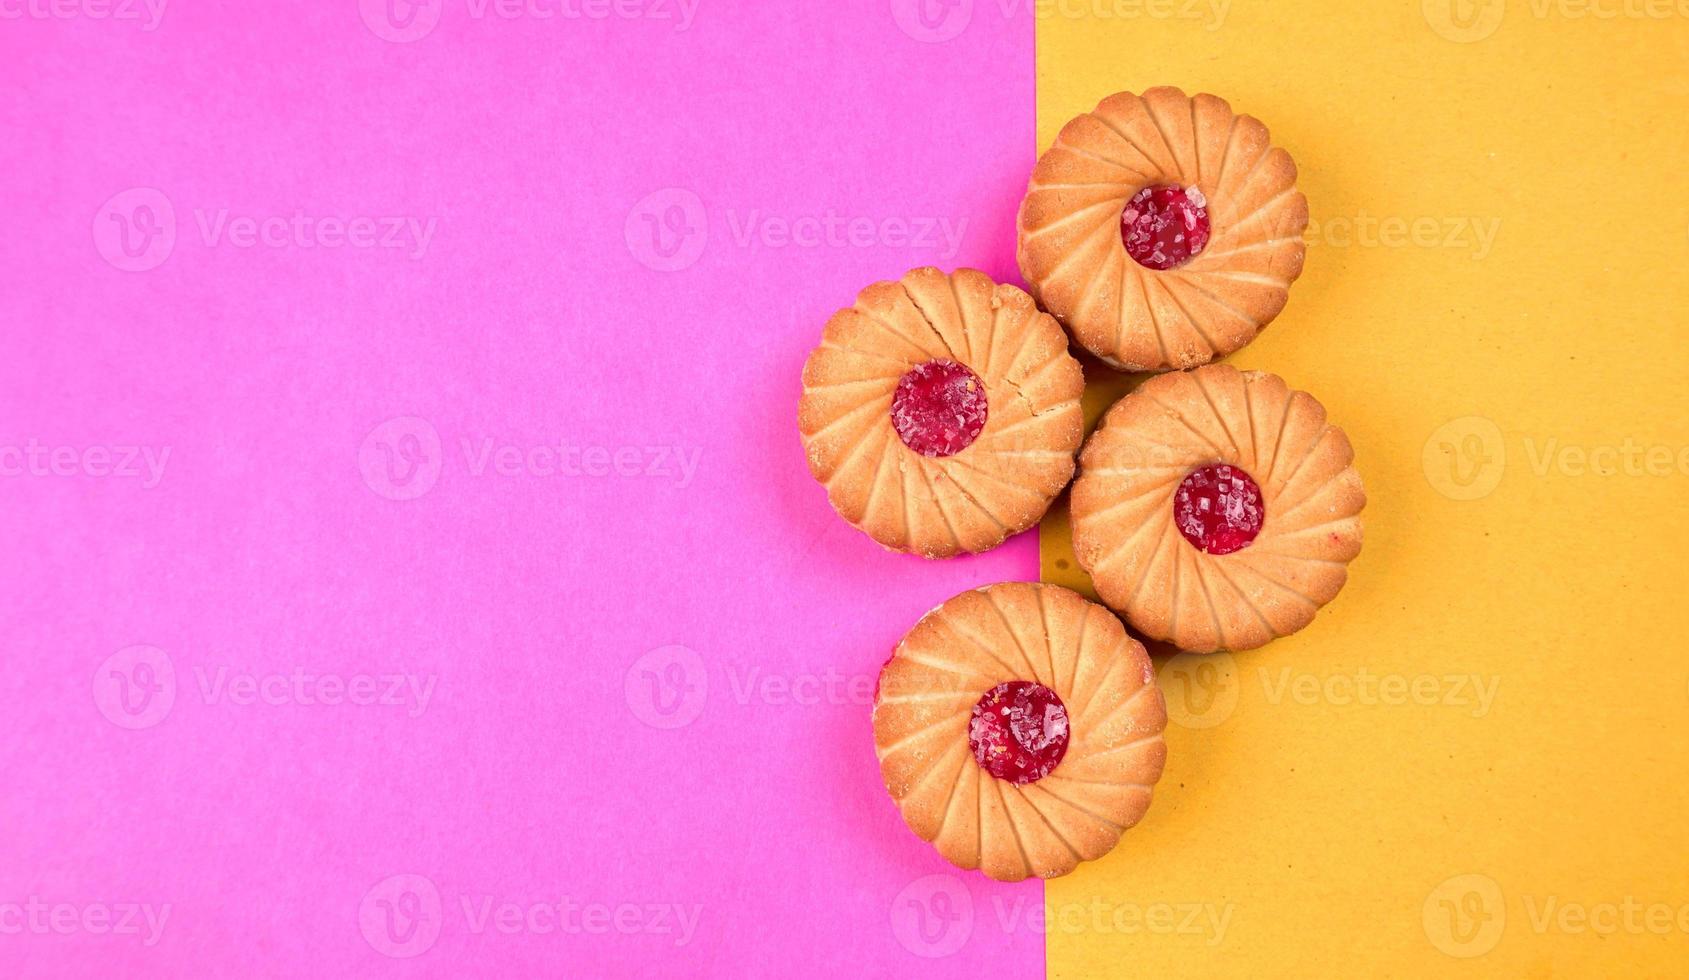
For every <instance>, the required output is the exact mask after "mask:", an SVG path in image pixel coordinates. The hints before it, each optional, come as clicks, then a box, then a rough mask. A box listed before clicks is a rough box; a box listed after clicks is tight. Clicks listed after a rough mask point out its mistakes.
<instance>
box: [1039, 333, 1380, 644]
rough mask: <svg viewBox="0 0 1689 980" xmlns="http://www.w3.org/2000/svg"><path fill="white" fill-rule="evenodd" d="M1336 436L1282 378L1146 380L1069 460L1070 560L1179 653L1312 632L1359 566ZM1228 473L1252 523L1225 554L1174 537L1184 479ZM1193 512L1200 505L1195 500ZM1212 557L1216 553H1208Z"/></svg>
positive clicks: (1356, 488) (1357, 501) (1181, 526)
mask: <svg viewBox="0 0 1689 980" xmlns="http://www.w3.org/2000/svg"><path fill="white" fill-rule="evenodd" d="M1353 462H1354V451H1353V449H1352V448H1351V447H1350V444H1349V439H1348V437H1347V436H1346V435H1344V433H1343V431H1342V430H1341V429H1339V428H1337V427H1336V426H1333V425H1331V424H1329V423H1328V422H1327V421H1326V412H1325V408H1324V406H1322V405H1321V404H1320V403H1319V402H1318V401H1317V400H1316V399H1315V398H1314V397H1313V396H1312V395H1310V394H1308V393H1307V392H1303V391H1294V390H1292V389H1291V388H1290V387H1289V385H1287V384H1286V383H1285V382H1284V380H1283V379H1282V378H1279V377H1278V376H1276V375H1272V374H1267V373H1265V372H1259V371H1247V372H1246V371H1239V370H1237V369H1236V368H1233V367H1230V366H1229V365H1222V364H1215V365H1209V366H1207V367H1202V368H1198V369H1196V370H1194V371H1188V372H1179V373H1173V374H1165V375H1161V376H1159V377H1155V378H1151V379H1150V380H1149V381H1147V382H1145V383H1144V384H1143V385H1141V386H1140V387H1139V388H1138V389H1137V390H1136V391H1134V392H1132V393H1131V394H1129V395H1127V396H1126V397H1124V398H1122V399H1121V400H1120V401H1119V402H1117V403H1115V405H1114V407H1113V408H1111V409H1109V411H1108V414H1107V415H1106V416H1104V418H1103V421H1102V424H1101V425H1100V426H1099V427H1098V428H1097V431H1096V432H1095V433H1093V434H1092V436H1091V439H1090V440H1089V441H1088V442H1087V443H1086V445H1085V450H1084V452H1083V453H1082V454H1081V456H1080V472H1079V478H1078V479H1077V480H1075V481H1074V485H1073V494H1072V516H1073V550H1074V554H1075V556H1076V557H1077V558H1078V560H1079V563H1080V565H1081V566H1082V567H1084V569H1085V570H1086V571H1087V572H1089V573H1090V575H1091V579H1092V582H1093V583H1094V584H1095V586H1096V589H1097V594H1098V595H1099V596H1101V597H1102V599H1103V601H1104V602H1105V603H1107V604H1108V605H1109V606H1110V607H1111V608H1113V609H1115V610H1116V611H1118V612H1119V613H1120V614H1121V615H1123V616H1125V617H1126V620H1127V622H1128V623H1130V624H1131V625H1132V627H1133V628H1134V629H1137V630H1138V631H1139V632H1141V633H1143V634H1144V635H1146V636H1149V637H1152V638H1154V639H1158V640H1165V641H1167V642H1169V643H1172V644H1173V645H1174V646H1177V647H1178V648H1180V649H1181V650H1189V651H1194V652H1213V651H1216V650H1247V649H1252V648H1254V647H1258V646H1261V645H1262V644H1264V643H1266V642H1268V641H1269V640H1272V639H1273V638H1275V637H1279V636H1288V635H1289V634H1291V633H1294V632H1296V631H1297V630H1299V629H1302V628H1303V627H1305V626H1307V625H1308V624H1309V623H1310V622H1312V621H1313V618H1314V614H1315V613H1316V612H1317V611H1318V610H1319V608H1320V607H1321V606H1323V605H1325V604H1326V603H1328V602H1330V601H1331V600H1332V599H1333V598H1334V597H1336V595H1337V593H1338V591H1339V590H1340V589H1341V588H1342V587H1343V584H1344V583H1345V582H1346V581H1347V578H1348V568H1347V566H1348V563H1349V562H1350V561H1351V560H1352V559H1353V558H1354V557H1355V556H1356V555H1358V554H1359V553H1360V550H1361V540H1362V528H1361V520H1360V513H1361V510H1362V508H1363V507H1365V505H1366V492H1365V490H1364V488H1363V487H1362V484H1361V478H1360V474H1359V473H1357V472H1356V471H1355V468H1354V466H1353ZM1219 467H1226V468H1235V470H1238V471H1241V473H1240V474H1239V473H1235V472H1234V471H1232V470H1228V471H1227V472H1228V474H1229V475H1230V476H1231V477H1232V478H1233V479H1234V480H1235V481H1236V482H1237V483H1238V484H1239V485H1243V484H1248V485H1250V486H1252V487H1253V490H1252V491H1251V492H1252V493H1254V494H1255V502H1256V504H1257V505H1258V508H1259V511H1260V513H1258V514H1251V515H1250V516H1252V517H1254V518H1256V519H1255V521H1254V522H1253V523H1252V524H1251V525H1250V527H1249V528H1248V529H1247V530H1248V533H1246V534H1242V535H1240V537H1239V540H1241V539H1242V538H1248V540H1247V543H1244V544H1242V545H1241V547H1239V546H1237V541H1230V542H1228V543H1227V547H1228V548H1233V549H1234V550H1229V551H1223V553H1211V552H1209V551H1206V550H1204V548H1203V547H1202V546H1201V545H1200V544H1198V541H1197V540H1193V538H1192V536H1190V535H1188V534H1187V533H1186V532H1187V530H1188V529H1191V528H1190V525H1192V524H1197V523H1200V522H1197V521H1190V522H1185V523H1181V521H1180V519H1179V516H1180V512H1181V507H1184V508H1185V509H1186V512H1187V516H1188V512H1189V510H1191V509H1194V508H1192V506H1191V501H1190V500H1189V499H1186V500H1184V501H1181V500H1180V495H1181V494H1187V496H1188V494H1189V487H1190V486H1191V480H1192V478H1193V474H1197V473H1199V471H1205V470H1209V469H1210V468H1219ZM1198 502H1199V503H1200V501H1198ZM1221 550H1223V549H1221Z"/></svg>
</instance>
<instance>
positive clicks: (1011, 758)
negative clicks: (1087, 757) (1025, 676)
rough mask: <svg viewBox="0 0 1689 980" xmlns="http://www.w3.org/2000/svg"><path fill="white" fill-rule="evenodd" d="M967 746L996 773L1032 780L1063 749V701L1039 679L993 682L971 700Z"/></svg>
mask: <svg viewBox="0 0 1689 980" xmlns="http://www.w3.org/2000/svg"><path fill="white" fill-rule="evenodd" d="M968 748H970V749H973V750H974V758H975V759H978V760H979V764H980V766H981V767H983V768H984V769H985V771H986V772H988V773H990V774H991V775H993V776H996V777H997V778H998V779H1006V780H1008V781H1009V782H1011V783H1014V784H1016V785H1017V786H1018V785H1025V784H1026V783H1031V782H1036V781H1038V780H1040V779H1043V778H1044V777H1045V776H1048V775H1049V774H1050V772H1051V771H1052V770H1054V769H1055V768H1056V765H1057V764H1058V763H1060V762H1061V758H1062V756H1064V755H1066V754H1067V706H1066V705H1064V704H1062V703H1061V698H1059V697H1057V696H1056V692H1054V691H1052V690H1050V689H1049V688H1047V687H1045V686H1044V685H1042V684H1034V683H1032V682H1031V681H1008V682H1006V683H1003V684H998V685H997V686H996V687H994V688H992V689H991V690H989V691H987V692H985V696H984V697H982V698H980V699H979V703H978V704H976V705H974V713H973V718H972V719H970V720H969V722H968Z"/></svg>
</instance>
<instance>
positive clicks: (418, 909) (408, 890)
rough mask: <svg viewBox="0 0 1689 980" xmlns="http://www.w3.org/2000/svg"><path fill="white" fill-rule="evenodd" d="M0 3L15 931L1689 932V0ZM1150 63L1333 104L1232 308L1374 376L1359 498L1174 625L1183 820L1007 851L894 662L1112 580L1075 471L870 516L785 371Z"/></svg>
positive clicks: (626, 948)
mask: <svg viewBox="0 0 1689 980" xmlns="http://www.w3.org/2000/svg"><path fill="white" fill-rule="evenodd" d="M0 55H3V56H0V78H3V79H4V81H5V87H4V95H3V96H0V132H3V133H4V134H5V138H4V139H0V175H3V176H4V177H5V182H4V190H0V195H3V199H4V201H5V204H6V206H5V210H4V214H5V218H6V220H5V227H4V231H3V233H0V269H3V270H4V278H3V279H0V550H3V554H4V558H3V559H0V651H3V653H4V656H5V669H3V670H0V704H4V705H6V706H7V707H6V710H5V711H4V712H3V713H0V718H3V719H4V729H3V732H4V738H3V739H0V773H3V774H4V790H3V791H0V973H3V974H5V975H8V976H83V975H88V976H94V975H152V976H171V975H187V974H207V975H209V974H229V975H288V976H297V975H302V974H318V975H335V976H338V975H358V976H393V977H399V976H410V975H415V976H435V975H493V974H503V975H509V974H511V973H515V972H528V973H533V972H543V973H547V974H563V975H577V976H592V975H622V974H645V975H652V974H664V973H666V974H672V975H687V974H692V975H696V974H717V975H732V976H745V975H753V976H758V975H766V976H792V975H804V974H810V975H841V974H847V975H860V976H886V975H899V976H914V975H920V976H957V977H962V976H967V977H978V976H995V975H1002V976H1037V975H1039V974H1040V973H1047V974H1049V975H1051V976H1064V977H1066V976H1074V977H1077V976H1093V975H1110V976H1132V977H1136V976H1144V977H1151V976H1240V977H1243V976H1248V977H1262V976H1287V977H1288V976H1297V977H1301V976H1309V975H1333V974H1343V975H1351V974H1352V975H1369V976H1383V975H1402V976H1426V975H1444V976H1496V975H1507V976H1519V975H1531V976H1579V977H1582V976H1592V977H1593V976H1614V975H1626V976H1673V975H1680V974H1681V971H1682V969H1683V964H1684V963H1686V962H1689V866H1686V865H1685V863H1684V861H1683V860H1682V855H1683V846H1684V836H1683V830H1682V827H1683V825H1684V823H1685V818H1686V817H1689V790H1686V789H1685V784H1684V779H1683V776H1684V772H1685V769H1684V766H1685V763H1684V759H1685V749H1686V748H1689V744H1686V743H1689V665H1686V660H1685V656H1684V650H1683V644H1682V639H1681V638H1682V635H1683V634H1684V632H1685V627H1686V626H1689V614H1686V612H1685V607H1684V602H1683V597H1684V588H1683V583H1682V568H1683V556H1684V554H1685V551H1686V549H1689V516H1686V509H1685V506H1684V504H1685V502H1686V500H1689V492H1686V491H1689V421H1685V419H1684V412H1683V409H1684V407H1685V400H1684V396H1683V394H1682V390H1683V385H1684V383H1685V381H1686V380H1689V355H1685V353H1684V344H1683V341H1684V338H1685V333H1684V327H1683V315H1684V314H1683V309H1684V307H1685V305H1686V304H1685V300H1689V285H1686V283H1685V277H1684V273H1683V270H1684V268H1685V264H1686V262H1689V187H1686V185H1685V181H1684V178H1683V170H1682V161H1683V160H1684V158H1685V154H1686V150H1689V137H1686V136H1685V132H1684V129H1683V126H1682V121H1683V119H1684V116H1685V108H1686V107H1689V4H1686V3H1684V2H1681V0H1675V2H1674V0H1506V2H1502V0H1487V2H1486V0H1424V2H1423V3H1420V2H1416V0H1400V2H1391V3H1375V4H1354V3H1348V2H1341V3H1340V2H1336V0H1332V2H1315V3H1298V4H1288V3H1284V2H1268V0H1051V2H1044V3H1034V2H1031V0H1024V2H1023V0H948V2H941V0H864V2H850V3H843V4H829V5H823V4H784V5H767V4H749V3H730V2H721V0H424V2H417V3H413V2H409V0H362V2H360V0H333V2H328V0H324V2H319V3H311V4H247V5H239V6H238V7H233V6H229V5H225V4H214V3H208V2H205V0H151V2H148V0H0ZM1154 84H1176V85H1180V86H1182V87H1184V88H1186V89H1187V90H1190V91H1198V90H1206V91H1213V92H1215V93H1218V94H1221V95H1224V96H1225V97H1227V98H1228V99H1229V100H1231V102H1232V103H1233V105H1234V106H1235V107H1236V108H1238V109H1239V110H1241V111H1247V112H1250V113H1253V114H1255V115H1258V116H1260V117H1261V118H1262V119H1264V120H1265V121H1266V122H1267V123H1268V125H1269V126H1271V127H1272V130H1273V133H1274V136H1275V138H1276V140H1277V141H1278V142H1280V144H1281V145H1283V146H1285V147H1286V148H1288V149H1289V150H1290V151H1291V153H1292V154H1293V155H1294V156H1295V157H1296V159H1297V161H1298V163H1299V164H1300V167H1301V172H1302V177H1301V188H1302V190H1303V191H1304V192H1305V193H1306V194H1307V195H1308V198H1309V201H1310V205H1311V209H1312V214H1313V224H1312V225H1311V226H1310V228H1309V230H1308V233H1307V239H1308V245H1309V251H1308V260H1307V272H1306V274H1305V275H1304V277H1303V280H1302V281H1301V282H1300V283H1299V284H1298V285H1297V286H1296V287H1295V289H1294V291H1293V294H1292V300H1291V303H1290V306H1289V308H1288V309H1287V311H1286V312H1285V314H1284V315H1283V316H1282V317H1281V318H1280V319H1279V320H1278V321H1277V322H1276V323H1275V324H1274V325H1273V326H1271V327H1270V328H1269V329H1268V330H1267V331H1266V333H1265V334H1264V335H1263V336H1262V337H1261V339H1260V340H1258V341H1257V342H1256V343H1255V344H1253V345H1252V346H1250V347H1249V348H1247V349H1246V350H1245V351H1243V352H1241V353H1240V354H1238V355H1237V356H1236V357H1234V358H1233V361H1234V362H1235V363H1237V364H1239V365H1241V366H1246V367H1251V368H1265V369H1269V370H1273V371H1276V372H1278V373H1280V374H1282V375H1284V376H1285V377H1286V378H1287V379H1289V380H1290V381H1291V382H1292V384H1294V385H1296V386H1298V387H1303V388H1307V389H1308V390H1311V391H1313V392H1315V393H1317V394H1318V395H1319V397H1320V398H1321V399H1322V400H1323V401H1324V402H1325V403H1326V405H1327V406H1328V407H1329V409H1330V410H1331V413H1332V415H1333V417H1334V418H1335V419H1336V420H1337V421H1338V422H1339V423H1340V424H1342V425H1343V426H1344V427H1345V428H1346V429H1347V430H1348V432H1349V434H1350V436H1351V438H1352V440H1353V441H1354V443H1355V445H1356V449H1357V453H1358V457H1359V466H1360V468H1361V470H1362V473H1363V474H1364V476H1365V477H1366V479H1367V484H1368V492H1369V496H1370V498H1371V505H1370V507H1369V509H1368V512H1367V520H1368V542H1367V548H1366V551H1365V552H1364V553H1363V555H1362V556H1361V558H1360V559H1359V560H1358V561H1357V562H1356V563H1355V565H1354V567H1353V578H1352V581H1351V584H1350V586H1349V587H1348V589H1347V590H1346V591H1345V592H1344V594H1343V595H1342V596H1341V597H1340V598H1339V599H1338V600H1337V602H1336V603H1335V604H1334V605H1333V606H1332V607H1330V609H1329V610H1328V611H1327V612H1326V613H1325V614H1323V615H1322V616H1321V617H1320V619H1319V621H1318V622H1317V623H1316V624H1315V626H1314V627H1313V628H1312V629H1310V630H1308V631H1307V632H1305V633H1303V634H1301V635H1299V636H1297V637H1294V638H1291V639H1288V640H1283V641H1280V642H1278V643H1275V644H1273V645H1272V646H1270V647H1268V648H1266V649H1263V650H1260V651H1255V652H1252V653H1249V654H1245V655H1238V656H1235V657H1234V656H1227V655H1220V656H1216V657H1209V658H1191V657H1171V658H1161V660H1160V663H1161V677H1162V681H1163V684H1164V687H1165V691H1166V696H1167V699H1168V705H1169V709H1170V715H1171V716H1172V718H1173V721H1174V724H1173V725H1172V726H1171V727H1170V729H1169V733H1168V741H1169V746H1170V757H1169V764H1168V768H1167V773H1166V776H1165V778H1164V780H1163V783H1162V785H1161V787H1160V789H1159V791H1158V799H1157V803H1156V805H1155V806H1154V807H1153V808H1152V809H1151V811H1150V814H1149V816H1148V818H1147V819H1146V821H1145V822H1144V824H1143V825H1141V826H1140V827H1139V828H1138V829H1137V830H1135V831H1133V832H1132V833H1131V834H1130V835H1129V836H1128V837H1127V839H1126V841H1125V842H1124V843H1123V845H1122V846H1121V848H1120V849H1118V850H1117V851H1116V852H1115V853H1114V854H1112V855H1110V856H1109V857H1108V858H1107V859H1105V860H1103V861H1101V862H1097V863H1096V864H1094V865H1090V866H1086V867H1084V868H1081V869H1080V871H1078V872H1077V873H1076V874H1074V875H1073V876H1071V877H1069V878H1066V879H1062V880H1059V881H1056V882H1052V883H1050V884H1048V885H1047V886H1046V885H1043V884H1040V883H1038V882H1028V883H1022V884H1019V885H1013V886H1008V885H997V884H993V883H990V882H987V881H985V880H984V879H982V878H981V877H979V876H978V875H976V874H972V873H961V872H957V871H955V870H953V869H951V868H949V866H948V865H946V864H944V862H942V860H941V859H939V858H938V857H937V856H936V855H935V854H934V853H933V852H932V851H931V849H930V848H929V847H927V846H926V845H925V844H922V843H921V842H920V841H918V840H916V839H915V838H914V837H913V836H912V835H911V834H909V833H908V831H907V830H906V829H905V828H904V827H903V825H902V823H901V821H900V820H899V818H898V816H897V814H896V811H895V809H894V808H893V807H892V806H891V805H890V803H889V802H888V801H887V800H886V798H885V794H884V791H883V789H882V788H881V787H880V785H879V780H878V774H877V770H876V767H875V764H874V760H873V754H872V750H871V747H870V742H869V730H868V722H867V718H868V709H869V704H870V701H871V698H872V686H873V677H874V674H875V672H876V671H877V669H878V667H879V665H880V663H881V662H882V661H883V660H884V658H885V656H886V653H887V652H888V651H889V649H890V648H891V646H892V645H893V644H894V643H895V642H896V640H897V638H898V637H899V636H900V635H901V634H902V632H903V631H904V630H905V629H906V628H907V627H908V625H909V624H911V623H912V622H913V621H914V620H915V619H916V618H917V617H918V616H919V615H920V614H921V613H922V612H924V611H925V610H927V609H929V608H930V607H932V606H933V605H935V604H937V603H938V602H939V601H941V600H943V599H944V598H947V597H948V596H950V595H951V594H953V593H955V592H957V591H959V590H961V589H963V588H966V587H970V586H974V585H980V584H985V583H988V582H992V581H1000V580H1005V579H1023V578H1033V577H1037V576H1039V575H1040V573H1042V575H1043V576H1044V577H1045V578H1046V579H1048V580H1052V581H1058V582H1065V583H1069V584H1074V585H1078V586H1081V587H1082V586H1083V584H1084V583H1083V580H1082V577H1081V576H1079V575H1078V573H1077V572H1076V571H1075V569H1074V567H1073V562H1072V560H1071V556H1070V555H1069V554H1068V553H1067V552H1066V549H1065V543H1064V542H1065V533H1064V530H1063V526H1062V523H1061V517H1060V515H1059V514H1058V515H1056V516H1054V517H1052V519H1051V521H1050V522H1049V523H1048V525H1047V526H1046V528H1045V531H1044V533H1043V534H1042V535H1041V536H1039V537H1042V541H1041V542H1039V541H1036V540H1034V538H1035V536H1034V535H1026V536H1023V537H1022V538H1021V539H1019V540H1017V541H1015V542H1012V543H1010V544H1009V545H1007V546H1006V547H1004V548H1003V549H1001V550H999V551H997V552H993V553H992V554H990V555H986V556H982V557H979V558H973V559H966V560H960V561H955V562H948V563H943V564H929V563H924V562H921V561H919V560H916V559H912V558H905V557H899V556H894V555H890V554H887V553H884V552H882V551H880V550H879V549H878V548H877V547H876V546H875V545H873V544H872V543H871V542H869V541H868V540H867V539H866V538H864V537H862V536H861V535H859V534H857V533H856V532H854V531H852V530H851V529H849V528H848V527H846V526H844V525H843V524H842V523H841V522H839V521H838V520H837V518H836V517H835V516H834V515H833V514H832V512H831V511H830V509H829V508H828V507H827V504H826V502H825V499H824V495H823V494H822V492H821V491H820V490H819V488H817V487H815V486H814V484H813V482H812V481H811V480H810V479H809V477H808V474H807V472H806V471H805V468H804V465H803V460H802V455H801V451H800V450H799V448H798V446H797V437H796V432H795V426H794V419H793V416H794V410H795V401H796V397H797V389H798V371H799V367H800V365H801V363H802V360H803V357H804V355H805V354H806V353H807V350H808V348H809V347H810V346H811V345H812V344H813V343H814V341H815V339H816V337H817V336H818V333H819V330H820V325H821V323H822V322H823V321H824V319H825V317H826V315H827V314H828V313H829V312H830V311H831V310H833V309H834V308H836V307H838V306H841V305H845V304H847V303H848V302H849V301H850V299H851V297H852V296H853V295H854V294H855V292H856V290H857V289H858V288H860V287H861V286H862V285H863V284H865V283H867V282H870V281H873V280H875V279H882V278H893V277H895V276H897V275H899V274H900V273H901V272H903V271H904V270H905V269H907V268H909V267H912V266H916V265H923V264H935V265H939V266H941V267H945V268H953V267H956V266H961V265H969V266H974V267H977V268H980V269H983V270H985V271H986V272H988V273H991V274H992V275H994V276H997V277H999V278H1004V279H1008V280H1010V281H1017V279H1018V276H1017V273H1016V270H1015V268H1014V262H1013V224H1014V209H1015V206H1016V204H1017V203H1018V200H1019V196H1020V193H1021V190H1022V188H1023V186H1024V181H1025V178H1026V175H1027V173H1028V171H1029V169H1030V167H1031V165H1032V162H1033V160H1034V158H1035V155H1036V152H1037V150H1038V149H1039V148H1040V147H1041V146H1043V145H1046V144H1047V143H1048V142H1049V140H1050V139H1051V138H1053V136H1054V134H1055V132H1056V130H1057V129H1058V128H1059V127H1060V125H1061V124H1062V122H1064V121H1065V120H1066V119H1067V118H1068V117H1070V116H1072V115H1074V114H1076V113H1078V112H1080V111H1083V110H1085V109H1087V108H1089V107H1090V106H1091V105H1093V104H1094V103H1095V102H1096V100H1097V99H1099V98H1100V97H1101V96H1103V95H1106V94H1108V93H1110V92H1112V91H1116V90H1120V89H1142V88H1144V87H1147V86H1150V85H1154ZM1097 382H1098V383H1097V386H1096V388H1095V392H1094V398H1093V401H1094V402H1095V404H1094V405H1093V406H1092V407H1093V409H1095V410H1097V411H1100V410H1101V408H1103V407H1104V406H1105V405H1106V402H1107V399H1108V397H1109V396H1110V394H1112V393H1118V392H1119V391H1121V390H1124V385H1123V384H1122V383H1120V382H1119V381H1118V380H1117V379H1109V378H1102V377H1099V378H1098V379H1097ZM1040 546H1041V547H1040ZM1040 551H1041V555H1040Z"/></svg>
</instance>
